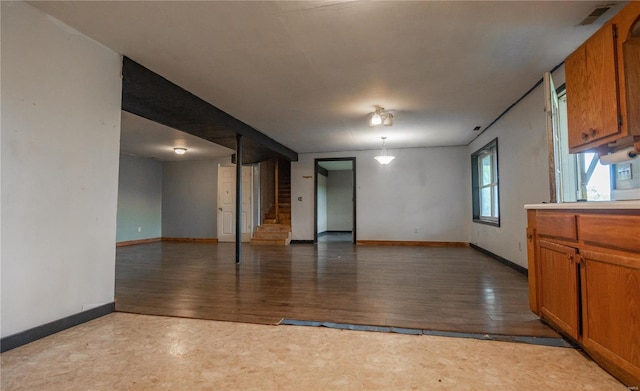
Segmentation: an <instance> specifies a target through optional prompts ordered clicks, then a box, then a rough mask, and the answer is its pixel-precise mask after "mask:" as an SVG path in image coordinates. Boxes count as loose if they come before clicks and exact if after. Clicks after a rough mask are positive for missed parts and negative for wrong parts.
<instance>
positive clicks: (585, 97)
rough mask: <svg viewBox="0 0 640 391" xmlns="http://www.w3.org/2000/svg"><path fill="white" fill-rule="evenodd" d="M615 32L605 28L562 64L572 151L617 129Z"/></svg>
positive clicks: (615, 131) (611, 133)
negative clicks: (563, 66) (564, 75)
mask: <svg viewBox="0 0 640 391" xmlns="http://www.w3.org/2000/svg"><path fill="white" fill-rule="evenodd" d="M615 30H616V27H615V25H612V24H610V25H606V26H605V27H603V28H602V29H600V30H598V32H596V33H595V34H594V35H593V36H592V37H591V38H589V40H588V41H587V42H585V44H584V45H583V46H581V47H580V48H578V50H577V51H576V52H574V53H573V54H572V55H570V56H569V57H568V58H567V60H566V61H565V69H566V71H565V73H566V85H567V115H568V125H569V149H570V150H571V151H572V152H578V151H579V150H582V149H585V148H582V149H580V147H581V146H585V145H586V144H589V143H591V142H593V141H596V140H599V139H602V138H604V137H608V136H612V135H615V134H617V133H619V132H620V130H621V127H620V125H619V118H620V104H619V94H618V74H617V56H616V50H617V49H616V32H615ZM591 146H597V144H594V145H591Z"/></svg>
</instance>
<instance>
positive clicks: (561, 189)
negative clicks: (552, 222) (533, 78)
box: [549, 79, 611, 202]
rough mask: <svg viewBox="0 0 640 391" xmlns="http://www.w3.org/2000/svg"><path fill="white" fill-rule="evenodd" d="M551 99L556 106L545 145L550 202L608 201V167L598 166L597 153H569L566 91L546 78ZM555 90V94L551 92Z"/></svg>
mask: <svg viewBox="0 0 640 391" xmlns="http://www.w3.org/2000/svg"><path fill="white" fill-rule="evenodd" d="M549 83H550V85H549V92H550V93H551V94H552V95H555V96H552V97H551V99H553V100H555V104H556V105H557V107H556V108H555V109H554V110H553V112H552V118H551V120H552V121H553V122H554V123H553V130H552V136H551V138H552V140H553V146H552V147H550V148H549V150H550V151H549V153H550V154H551V156H550V159H549V160H550V161H551V162H553V163H554V164H553V165H554V167H553V169H552V176H551V179H550V180H551V183H552V184H554V183H555V184H556V186H555V189H553V188H552V194H551V202H575V201H608V200H610V195H611V167H609V166H605V165H602V164H601V163H600V160H599V158H598V154H597V153H593V152H583V153H577V154H569V142H568V126H567V94H566V91H565V87H564V86H560V87H559V88H558V89H557V90H556V89H555V88H554V86H553V80H551V79H549ZM554 93H555V94H554Z"/></svg>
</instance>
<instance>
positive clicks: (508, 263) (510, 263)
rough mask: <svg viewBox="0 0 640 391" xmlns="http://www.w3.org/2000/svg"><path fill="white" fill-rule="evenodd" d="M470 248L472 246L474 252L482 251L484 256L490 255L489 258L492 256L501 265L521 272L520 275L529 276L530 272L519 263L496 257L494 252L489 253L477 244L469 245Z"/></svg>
mask: <svg viewBox="0 0 640 391" xmlns="http://www.w3.org/2000/svg"><path fill="white" fill-rule="evenodd" d="M469 246H470V247H471V248H472V249H474V250H478V251H480V252H481V253H483V254H484V255H488V256H490V257H491V258H493V259H495V260H496V261H498V262H500V263H502V264H505V265H507V266H509V267H510V268H512V269H513V270H515V271H517V272H519V273H522V274H524V275H525V276H527V277H528V276H529V270H527V269H526V268H524V267H522V266H520V265H518V264H517V263H515V262H511V261H510V260H508V259H505V258H502V257H501V256H499V255H496V254H494V253H492V252H491V251H489V250H485V249H483V248H482V247H479V246H476V245H475V244H473V243H470V244H469Z"/></svg>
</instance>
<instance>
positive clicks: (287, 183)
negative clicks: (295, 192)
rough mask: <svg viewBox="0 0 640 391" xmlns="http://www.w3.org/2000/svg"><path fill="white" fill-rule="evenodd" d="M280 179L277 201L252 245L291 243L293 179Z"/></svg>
mask: <svg viewBox="0 0 640 391" xmlns="http://www.w3.org/2000/svg"><path fill="white" fill-rule="evenodd" d="M278 178H279V179H278V180H277V183H278V189H277V194H276V201H275V202H274V203H273V204H272V205H271V207H270V208H269V211H268V212H267V213H266V214H265V216H264V220H263V223H262V225H261V226H259V227H258V228H257V229H256V232H254V234H253V238H252V239H251V244H255V245H271V246H288V245H289V244H290V243H291V178H290V176H289V175H280V176H278Z"/></svg>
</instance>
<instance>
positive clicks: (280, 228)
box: [256, 222, 291, 232]
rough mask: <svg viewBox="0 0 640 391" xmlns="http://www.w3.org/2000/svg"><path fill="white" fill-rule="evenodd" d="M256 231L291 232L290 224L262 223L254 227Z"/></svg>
mask: <svg viewBox="0 0 640 391" xmlns="http://www.w3.org/2000/svg"><path fill="white" fill-rule="evenodd" d="M256 231H257V232H291V224H276V223H266V222H265V223H264V224H262V225H260V226H258V228H257V229H256Z"/></svg>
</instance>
